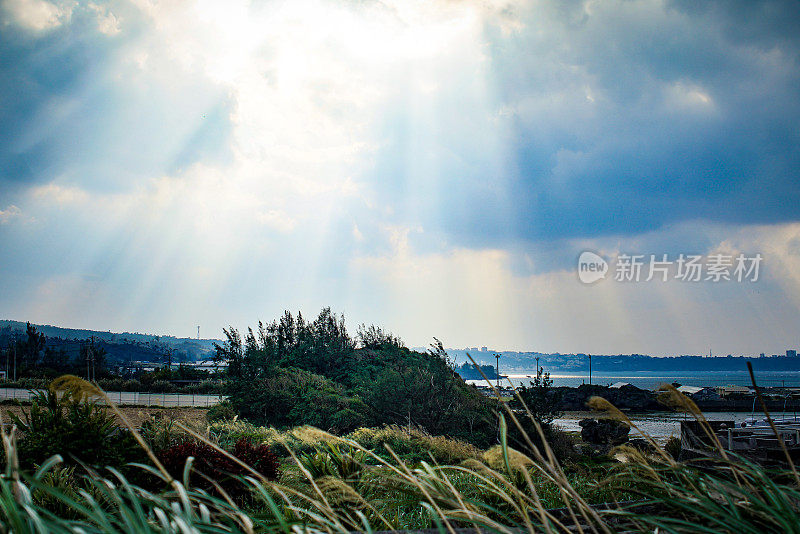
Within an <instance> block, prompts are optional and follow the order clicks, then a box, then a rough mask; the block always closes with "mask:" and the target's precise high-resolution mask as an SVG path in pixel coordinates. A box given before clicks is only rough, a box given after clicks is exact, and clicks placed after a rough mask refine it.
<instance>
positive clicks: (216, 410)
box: [206, 400, 236, 423]
mask: <svg viewBox="0 0 800 534" xmlns="http://www.w3.org/2000/svg"><path fill="white" fill-rule="evenodd" d="M235 417H236V410H234V408H233V404H231V401H229V400H224V401H222V402H220V403H219V404H215V405H214V406H212V407H211V408H209V409H208V412H206V419H208V421H209V422H210V423H213V422H214V421H229V420H231V419H234V418H235Z"/></svg>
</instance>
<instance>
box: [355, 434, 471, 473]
mask: <svg viewBox="0 0 800 534" xmlns="http://www.w3.org/2000/svg"><path fill="white" fill-rule="evenodd" d="M347 437H348V438H350V439H352V440H353V441H355V442H357V443H359V444H360V445H361V446H363V447H365V448H367V449H373V450H374V451H375V453H376V454H379V455H381V456H386V454H387V453H386V449H385V447H384V444H386V445H388V446H389V447H391V448H392V450H393V451H394V452H395V453H396V454H397V455H398V456H400V457H401V458H404V459H405V460H408V461H412V462H413V461H420V460H430V457H431V456H433V458H434V459H435V460H436V461H437V462H440V463H445V464H453V463H458V462H462V461H464V460H467V459H469V458H478V457H480V455H481V451H480V450H479V449H478V448H477V447H475V446H474V445H471V444H469V443H466V442H464V441H459V440H456V439H452V438H448V437H445V436H431V435H430V434H428V433H426V432H424V431H422V430H419V429H415V428H412V429H406V428H401V427H399V426H395V425H390V426H384V427H383V428H359V429H358V430H356V431H355V432H353V433H351V434H349V435H348V436H347Z"/></svg>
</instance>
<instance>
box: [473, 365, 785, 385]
mask: <svg viewBox="0 0 800 534" xmlns="http://www.w3.org/2000/svg"><path fill="white" fill-rule="evenodd" d="M503 376H504V378H503V379H501V382H502V383H503V384H505V385H506V386H507V385H508V383H509V381H510V382H511V383H512V384H513V385H514V386H515V387H517V386H520V385H527V384H528V383H529V382H530V381H531V380H532V379H533V377H534V376H536V370H535V369H531V370H530V371H515V372H513V373H509V374H507V375H503ZM550 378H551V379H552V380H553V385H554V386H568V387H578V386H580V385H581V384H588V383H589V374H588V373H575V374H572V373H551V374H550ZM756 381H757V383H758V385H759V386H763V387H800V371H762V372H759V373H756ZM466 382H467V383H468V384H476V385H481V384H485V382H486V381H485V380H467V381H466ZM492 382H494V381H492ZM617 382H626V383H628V384H631V385H633V386H636V387H638V388H641V389H656V388H657V387H658V386H660V385H661V384H672V383H674V382H677V383H679V384H681V385H682V386H698V387H706V386H711V387H715V386H728V385H733V386H750V385H751V382H750V375H749V373H748V372H747V371H746V370H742V371H697V372H694V373H686V372H683V373H664V372H663V371H657V372H647V371H633V372H627V373H608V372H602V373H592V377H591V383H592V384H595V385H601V386H610V385H612V384H615V383H617Z"/></svg>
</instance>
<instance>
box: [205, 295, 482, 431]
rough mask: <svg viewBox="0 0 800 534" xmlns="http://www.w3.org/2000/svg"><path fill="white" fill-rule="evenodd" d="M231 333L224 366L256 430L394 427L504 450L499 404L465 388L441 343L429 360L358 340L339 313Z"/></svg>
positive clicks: (235, 398) (383, 339) (362, 334)
mask: <svg viewBox="0 0 800 534" xmlns="http://www.w3.org/2000/svg"><path fill="white" fill-rule="evenodd" d="M225 335H226V338H227V341H226V342H225V343H224V344H223V345H220V346H217V358H218V359H220V360H225V361H227V362H228V394H229V398H230V402H231V403H232V405H233V408H234V410H235V411H236V412H237V413H238V414H239V415H240V416H241V417H243V418H245V419H248V420H250V421H252V422H254V423H256V424H262V425H272V426H276V427H279V428H286V427H291V426H297V425H303V424H311V425H313V426H317V427H320V428H324V429H326V430H329V431H332V432H335V433H347V432H350V431H353V430H355V429H356V428H359V427H364V426H376V425H381V424H395V425H402V426H406V427H408V428H419V429H422V430H424V431H425V432H428V433H430V434H435V435H447V436H451V437H456V438H459V439H463V440H466V441H468V442H471V443H474V444H476V445H479V446H487V445H489V444H491V443H495V442H496V439H497V425H496V420H497V419H496V416H495V412H496V406H497V405H496V402H495V401H494V400H492V399H489V398H486V397H485V396H483V395H481V394H480V393H479V392H478V391H477V390H476V389H475V388H474V387H472V386H468V385H467V384H465V383H464V381H463V380H462V379H461V378H460V377H459V376H458V375H457V374H456V373H455V371H454V366H453V364H452V362H451V361H450V360H449V359H448V356H447V353H446V352H445V350H444V347H443V346H442V344H441V342H439V341H438V340H436V342H435V343H434V344H433V345H432V346H431V349H430V350H429V351H428V352H425V353H421V352H416V351H411V350H409V349H407V348H406V347H405V346H404V345H403V344H402V342H401V341H400V340H399V339H398V338H396V337H395V336H393V335H391V334H388V333H385V332H383V331H382V330H381V329H379V328H377V327H374V326H372V327H364V326H363V325H362V327H361V328H360V329H359V332H358V335H357V339H356V340H354V339H353V338H351V337H350V335H349V334H348V332H347V329H346V327H345V324H344V318H342V317H340V316H337V315H336V314H335V313H332V312H331V310H330V308H325V309H323V310H322V311H321V312H320V314H319V316H318V317H317V318H316V319H315V320H313V321H310V322H306V320H305V319H304V318H303V316H302V315H301V314H298V315H297V317H294V316H293V315H292V314H291V313H289V312H286V313H285V314H284V315H283V316H282V317H281V318H280V319H279V320H277V321H273V322H272V323H270V324H266V325H265V324H263V323H259V324H258V328H257V329H256V331H253V330H252V329H250V330H248V332H247V333H246V335H244V336H242V335H241V334H240V333H239V332H238V331H237V330H235V329H233V328H229V329H227V330H225Z"/></svg>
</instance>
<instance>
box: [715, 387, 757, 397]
mask: <svg viewBox="0 0 800 534" xmlns="http://www.w3.org/2000/svg"><path fill="white" fill-rule="evenodd" d="M749 394H750V388H748V387H745V386H717V395H719V396H720V397H727V396H728V395H749Z"/></svg>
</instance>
